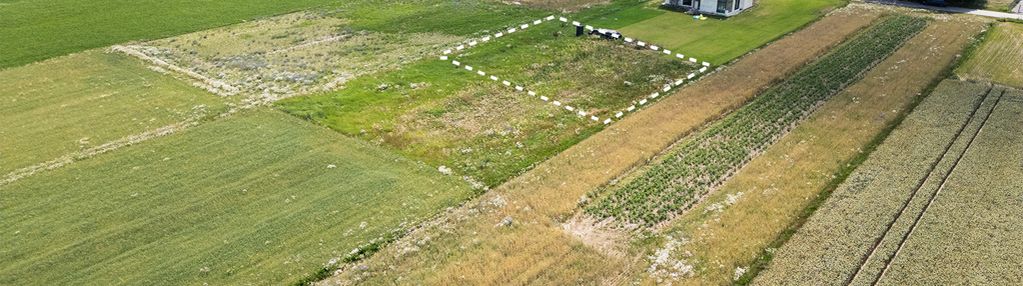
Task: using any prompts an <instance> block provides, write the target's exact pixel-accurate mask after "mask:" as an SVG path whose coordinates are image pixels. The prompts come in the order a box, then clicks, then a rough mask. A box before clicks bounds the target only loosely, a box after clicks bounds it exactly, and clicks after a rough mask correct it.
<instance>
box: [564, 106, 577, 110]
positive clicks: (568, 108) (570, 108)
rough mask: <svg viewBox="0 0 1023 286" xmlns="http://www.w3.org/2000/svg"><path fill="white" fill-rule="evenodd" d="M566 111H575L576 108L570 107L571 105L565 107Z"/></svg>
mask: <svg viewBox="0 0 1023 286" xmlns="http://www.w3.org/2000/svg"><path fill="white" fill-rule="evenodd" d="M565 110H568V111H575V107H572V106H569V105H565Z"/></svg>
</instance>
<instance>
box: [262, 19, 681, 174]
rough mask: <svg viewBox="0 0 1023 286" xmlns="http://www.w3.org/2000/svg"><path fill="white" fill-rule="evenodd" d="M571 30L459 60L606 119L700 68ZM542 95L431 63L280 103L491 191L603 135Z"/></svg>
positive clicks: (519, 37)
mask: <svg viewBox="0 0 1023 286" xmlns="http://www.w3.org/2000/svg"><path fill="white" fill-rule="evenodd" d="M556 32H562V33H563V35H561V36H553V35H554V33H556ZM572 33H574V30H573V29H572V28H571V27H570V26H565V25H562V24H561V23H560V22H553V23H546V24H542V25H541V26H537V27H534V28H529V30H525V31H522V32H517V33H515V34H510V35H508V36H505V37H502V38H499V39H495V40H491V42H489V43H485V44H481V45H480V46H479V47H475V48H472V49H470V50H468V51H467V52H465V53H464V54H462V55H460V56H458V57H457V58H455V59H457V60H458V61H461V62H463V63H465V65H471V66H474V67H475V68H477V69H479V70H482V71H485V72H487V73H489V75H496V76H498V77H500V78H501V79H502V80H509V81H511V82H513V83H515V84H516V85H522V86H524V87H525V88H528V89H529V90H533V91H535V92H536V93H537V94H538V96H546V97H549V98H551V100H552V101H555V100H557V101H560V102H562V103H563V104H564V105H567V106H573V107H577V108H579V109H578V110H582V111H585V112H587V113H588V114H589V115H596V116H599V117H601V120H603V119H604V118H608V117H612V116H613V115H614V114H615V113H616V112H618V111H619V110H623V109H625V108H627V107H629V106H630V105H631V104H635V102H636V101H638V100H640V99H641V98H643V97H645V96H647V95H649V94H650V93H652V92H654V91H658V90H659V89H660V88H661V87H662V86H663V85H664V84H665V83H669V82H671V81H673V80H674V79H678V78H684V77H685V75H686V74H687V73H689V72H691V71H693V70H695V69H696V67H695V66H694V65H691V64H688V63H685V62H683V61H680V60H678V59H675V58H674V57H670V56H665V55H663V54H660V53H658V52H653V51H649V50H635V49H632V48H628V47H625V46H623V45H621V44H618V43H612V42H607V41H603V40H598V39H591V38H577V37H574V36H572ZM538 96H528V95H526V93H525V92H514V91H513V90H511V88H509V87H505V86H503V85H502V84H501V83H500V82H498V81H491V80H490V79H488V78H487V77H485V76H479V75H477V74H476V73H475V71H472V72H470V71H466V70H464V69H462V68H459V67H455V66H453V65H452V64H451V63H450V62H448V61H439V60H436V59H434V58H430V59H427V60H424V61H421V62H419V63H416V64H414V65H410V66H406V67H404V68H402V69H401V70H398V71H394V72H383V73H380V74H378V75H371V76H366V77H362V78H358V79H356V80H353V81H351V82H348V83H346V88H345V89H342V90H339V91H336V92H329V93H323V94H318V95H312V96H305V97H296V98H291V99H288V100H285V101H282V102H280V103H279V104H278V106H279V107H280V108H281V109H283V110H286V111H288V112H289V113H292V114H294V115H296V116H299V117H302V118H307V119H311V120H313V121H315V122H317V123H320V124H323V125H326V126H329V127H331V128H333V129H336V130H338V131H341V132H343V133H345V134H348V135H351V136H357V137H361V138H365V139H367V140H371V141H375V142H380V143H385V144H387V145H388V146H391V147H393V148H396V149H397V150H400V151H401V152H402V153H405V154H407V155H409V156H411V157H413V158H417V159H419V160H423V161H425V162H427V163H430V164H434V165H445V166H448V167H451V168H453V169H454V170H455V171H456V173H458V174H462V175H469V176H472V177H474V178H476V179H478V180H480V181H482V182H483V183H484V184H486V185H488V186H495V185H497V184H499V183H501V182H503V181H505V180H507V179H508V178H510V177H512V176H514V175H516V174H518V173H519V172H521V171H522V170H524V169H525V168H528V167H529V166H530V165H531V164H534V163H536V162H539V161H542V160H544V159H546V158H547V157H549V156H552V155H554V154H556V153H557V152H560V151H561V150H564V149H565V148H568V146H571V145H572V144H574V143H575V142H577V141H578V140H581V139H583V138H585V137H586V136H588V135H589V134H591V133H592V132H595V131H597V130H599V129H600V125H601V124H600V123H599V122H596V121H592V120H590V119H589V118H588V117H589V116H586V117H580V116H577V115H575V113H574V112H569V111H566V110H564V109H562V108H559V107H555V106H553V105H551V104H549V103H546V102H544V101H541V100H540V99H539V98H538Z"/></svg>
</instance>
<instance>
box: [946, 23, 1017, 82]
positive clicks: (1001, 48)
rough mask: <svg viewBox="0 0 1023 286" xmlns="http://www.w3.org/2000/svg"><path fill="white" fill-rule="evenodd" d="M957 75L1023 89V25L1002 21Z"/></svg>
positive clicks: (960, 68) (957, 71)
mask: <svg viewBox="0 0 1023 286" xmlns="http://www.w3.org/2000/svg"><path fill="white" fill-rule="evenodd" d="M956 74H957V75H959V76H960V77H962V78H966V79H974V80H985V81H993V82H997V83H1001V84H1006V85H1011V86H1015V87H1018V88H1023V24H1017V23H998V25H995V28H994V30H993V31H991V34H990V35H988V37H987V39H985V40H984V43H983V44H981V46H980V48H978V49H977V50H976V51H975V52H974V54H973V55H972V56H971V57H970V59H969V60H967V61H966V62H965V63H964V64H963V65H962V66H961V67H959V69H957V70H956Z"/></svg>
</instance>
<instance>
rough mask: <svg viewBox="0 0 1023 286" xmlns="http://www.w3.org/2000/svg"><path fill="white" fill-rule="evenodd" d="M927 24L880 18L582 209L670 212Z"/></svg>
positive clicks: (647, 220)
mask: <svg viewBox="0 0 1023 286" xmlns="http://www.w3.org/2000/svg"><path fill="white" fill-rule="evenodd" d="M925 26H926V21H925V20H923V19H920V18H913V17H908V16H891V17H888V18H886V19H884V20H883V21H881V22H880V23H878V24H875V25H874V26H873V27H871V28H869V29H867V30H866V31H864V32H862V33H860V34H859V35H857V36H856V37H854V38H853V39H851V40H848V41H847V42H846V43H844V44H843V45H841V46H839V47H837V48H835V49H834V51H833V52H831V53H830V54H828V55H826V56H824V57H823V58H821V59H820V60H818V61H816V62H815V63H813V64H811V65H809V66H807V67H805V68H803V69H801V70H800V71H799V72H797V73H796V74H794V75H792V76H791V77H789V78H788V79H786V80H785V81H783V82H782V83H779V84H778V85H776V86H774V87H772V88H771V89H768V90H767V91H765V92H764V93H763V94H761V95H760V96H758V97H756V98H755V99H754V100H752V101H751V102H750V103H749V104H747V105H746V106H744V107H742V108H740V109H739V110H737V111H735V112H734V113H732V114H731V115H729V116H728V117H726V118H724V119H722V120H720V121H718V122H716V123H715V124H713V125H712V126H711V127H709V128H708V129H707V130H705V131H703V132H701V133H699V134H697V135H696V136H694V137H693V138H692V139H689V140H687V141H686V142H684V144H682V145H681V146H680V147H678V149H676V151H674V152H673V153H671V154H669V155H668V156H666V158H665V159H664V160H662V161H660V162H658V163H655V164H654V165H652V166H650V167H649V168H648V169H646V170H645V171H644V172H642V173H641V174H640V175H638V176H636V177H634V178H631V179H630V180H627V181H625V182H623V183H622V184H619V185H617V186H611V187H607V188H605V189H601V190H598V191H597V193H596V194H595V195H596V196H597V198H596V200H595V201H593V202H592V203H590V204H588V205H587V206H585V207H584V211H585V212H586V213H587V214H589V215H592V216H595V217H598V218H603V219H607V218H614V219H615V220H616V221H617V222H618V223H621V224H623V225H636V226H645V227H650V226H653V225H655V224H657V223H659V222H663V221H665V220H668V219H670V218H671V217H673V216H674V215H675V214H677V213H678V212H680V211H682V210H685V209H687V208H688V207H689V206H690V205H692V204H693V203H694V202H695V201H696V200H697V198H699V197H701V196H703V195H704V194H705V193H707V192H708V191H709V190H710V189H711V188H712V187H714V186H716V185H718V184H720V183H721V182H722V181H724V180H725V179H726V178H727V177H728V176H730V174H732V173H733V172H735V171H736V169H738V168H739V167H740V166H742V165H744V164H745V163H746V162H748V161H749V160H750V159H752V158H753V157H754V156H755V155H756V154H757V153H759V151H760V150H762V149H763V148H765V147H767V146H769V145H770V143H772V142H774V141H775V140H777V139H778V138H779V137H780V136H781V135H782V134H783V133H784V131H785V130H786V129H787V128H789V127H790V126H792V125H793V124H795V123H796V122H798V121H799V120H800V119H802V118H804V117H806V116H807V115H808V114H809V113H810V112H812V111H813V110H814V109H815V107H816V106H819V103H821V102H823V101H824V100H827V99H828V98H829V97H830V96H832V95H834V94H836V93H838V92H839V91H841V90H842V89H843V88H844V87H845V86H846V85H848V84H850V83H853V82H855V81H856V80H858V79H859V78H860V77H861V75H862V74H863V73H864V72H865V71H867V70H869V69H870V68H871V67H872V66H874V65H875V64H876V63H878V62H880V61H881V60H883V59H884V58H886V57H887V56H888V55H890V54H891V53H893V52H894V51H895V50H896V49H897V48H898V47H899V46H900V45H901V44H902V43H903V42H905V41H906V40H907V39H909V38H911V37H912V36H913V35H915V34H916V33H917V32H919V31H920V30H922V29H923V28H924V27H925Z"/></svg>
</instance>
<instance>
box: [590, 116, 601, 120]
mask: <svg viewBox="0 0 1023 286" xmlns="http://www.w3.org/2000/svg"><path fill="white" fill-rule="evenodd" d="M590 120H593V121H600V117H596V116H590Z"/></svg>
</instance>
